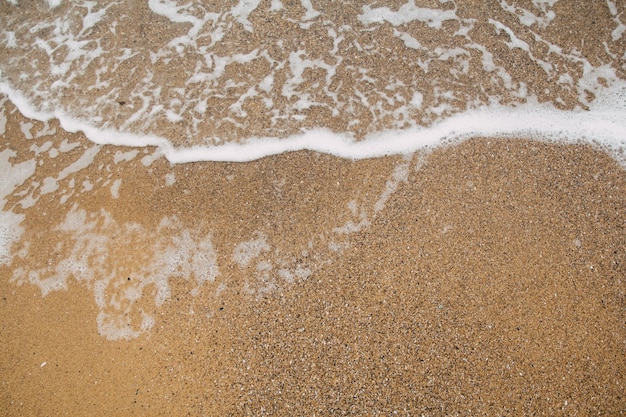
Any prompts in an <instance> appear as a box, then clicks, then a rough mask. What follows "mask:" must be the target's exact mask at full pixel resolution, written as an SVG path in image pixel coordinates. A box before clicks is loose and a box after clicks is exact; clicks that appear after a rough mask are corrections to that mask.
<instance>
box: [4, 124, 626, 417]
mask: <svg viewBox="0 0 626 417" xmlns="http://www.w3.org/2000/svg"><path fill="white" fill-rule="evenodd" d="M75 136H76V135H75ZM112 152H113V149H111V152H109V153H112ZM105 153H107V152H105ZM417 160H420V157H418V156H414V157H413V161H414V163H413V164H412V169H411V172H410V175H409V179H408V181H407V182H406V183H402V184H400V185H399V187H398V189H397V191H396V192H395V194H393V196H392V197H391V198H390V199H389V201H388V202H387V204H386V205H385V207H384V208H383V209H382V210H380V211H379V212H378V213H376V215H375V216H373V217H372V219H371V225H370V226H369V227H367V228H364V229H363V230H361V231H360V232H357V233H353V234H350V235H348V236H347V238H346V239H347V241H346V242H344V243H345V246H344V247H345V249H344V251H343V252H342V253H337V252H333V251H330V250H329V251H328V252H327V253H325V254H324V253H323V254H321V255H320V253H319V252H316V255H315V256H322V257H324V256H325V257H326V258H327V262H326V263H325V265H323V266H321V267H319V268H317V269H315V270H314V271H313V272H312V273H311V275H310V276H309V277H308V278H306V279H303V280H298V281H296V282H295V283H294V284H292V285H285V286H283V287H281V288H275V289H273V290H271V291H266V292H263V291H257V292H255V293H251V292H250V291H247V290H246V282H248V281H247V280H248V279H249V277H248V276H246V275H245V274H242V271H241V270H240V269H237V268H235V267H234V262H233V261H232V259H230V261H229V258H228V257H226V256H225V257H224V259H222V258H220V275H219V278H218V280H217V281H216V282H215V283H211V284H207V285H208V287H205V288H203V289H202V291H201V293H200V294H199V295H196V296H192V295H190V294H191V293H192V289H193V287H194V285H195V284H194V283H193V282H189V281H185V280H172V281H171V282H170V285H171V287H172V294H171V298H170V299H169V300H168V301H166V303H165V304H164V305H163V306H161V307H159V308H157V309H155V310H154V311H155V319H156V324H155V326H154V327H153V328H152V330H150V331H149V332H147V333H145V334H143V335H142V336H140V337H139V338H136V339H133V340H130V341H116V342H111V341H108V340H106V338H104V337H102V336H101V335H99V334H98V332H97V327H96V326H95V317H96V315H97V309H96V307H95V304H94V302H93V294H92V293H91V292H90V291H88V290H86V288H85V286H84V285H82V284H80V283H78V282H76V281H74V280H71V282H70V283H69V290H68V291H58V292H53V293H51V294H49V295H47V296H46V297H43V298H42V297H41V292H40V290H39V288H37V287H35V286H32V285H30V284H24V285H17V284H16V283H15V282H12V280H11V279H10V277H11V271H10V270H9V269H8V268H7V267H6V266H1V267H0V268H2V269H0V273H1V274H2V280H0V285H2V291H1V293H2V300H1V303H0V306H1V307H0V308H1V309H2V311H1V312H0V340H1V341H2V342H1V348H2V351H1V352H2V353H1V355H0V357H1V361H0V367H1V369H0V374H1V375H2V377H1V379H2V384H1V387H2V388H1V392H2V396H1V408H2V410H3V411H2V414H3V415H7V416H9V415H15V416H17V415H20V416H23V415H60V414H70V415H108V416H111V415H120V416H121V415H151V416H152V415H215V416H217V415H294V414H301V415H346V414H350V415H363V414H370V415H394V414H399V415H420V414H424V415H452V414H463V415H477V414H485V415H506V414H510V415H521V414H526V415H527V414H540V415H542V414H543V415H558V414H561V415H575V414H578V415H589V414H596V413H602V414H606V415H617V414H619V413H620V412H623V411H624V410H625V408H626V398H625V397H624V384H625V383H626V355H625V353H626V345H625V340H626V295H625V294H626V284H625V282H624V276H625V269H624V268H625V265H626V245H625V243H624V227H625V223H624V221H625V219H626V175H625V173H624V171H623V170H622V169H621V168H620V167H619V166H617V164H616V163H615V162H614V161H613V160H612V159H611V158H610V157H608V156H607V155H605V154H604V153H602V152H600V151H598V150H594V149H592V148H590V147H588V146H573V145H570V146H562V145H550V144H544V143H538V142H530V141H522V140H519V141H518V140H510V139H509V140H486V139H475V140H470V141H467V142H465V143H462V144H460V145H457V146H451V147H448V148H442V149H437V150H434V151H432V152H430V153H429V154H427V155H422V156H421V163H419V164H418V163H417V162H415V161H417ZM397 161H398V158H389V159H384V158H383V159H379V160H375V161H360V162H354V161H345V160H339V159H336V158H332V157H328V156H321V155H317V154H314V153H310V152H299V153H293V154H286V155H280V156H276V157H271V158H266V159H263V160H261V161H257V162H253V163H247V164H213V163H202V164H190V165H179V166H175V167H173V168H171V169H173V170H174V172H175V173H176V176H177V178H183V177H185V175H183V174H182V173H183V172H187V177H188V178H189V181H188V182H184V180H181V181H182V182H181V183H178V184H177V187H171V188H169V189H168V191H167V192H166V194H161V195H159V194H158V192H157V191H155V189H156V187H155V188H154V189H153V190H152V191H153V192H157V195H156V196H155V195H153V194H150V193H148V190H147V188H150V187H152V186H153V185H154V184H151V183H150V181H149V178H147V177H150V176H153V177H154V178H161V176H160V175H159V174H158V172H159V166H160V165H159V164H160V163H159V162H156V163H155V164H154V165H153V166H152V169H150V170H145V169H143V170H142V169H139V168H137V167H135V168H133V166H132V164H130V165H128V166H126V167H125V168H124V170H126V171H124V170H122V171H121V172H120V173H119V175H121V176H122V177H123V178H124V179H125V181H127V182H125V183H123V186H122V190H124V187H130V188H126V189H130V190H133V192H127V193H124V192H120V198H119V199H111V198H110V195H109V196H107V195H106V193H109V190H108V188H104V187H103V190H104V191H103V192H102V193H98V192H95V193H93V194H91V195H90V196H88V197H84V199H83V201H82V202H81V204H83V205H89V204H93V205H94V207H97V206H98V205H99V206H100V207H103V208H105V209H106V210H109V211H110V212H112V213H114V214H115V216H116V218H117V219H120V218H123V216H124V213H125V214H126V216H128V218H133V219H135V220H137V219H138V218H140V217H141V216H139V214H141V213H143V214H144V217H143V219H144V220H143V221H144V222H145V225H148V224H150V223H151V222H152V223H154V222H156V220H154V219H158V218H161V217H162V216H163V215H164V214H166V213H174V212H180V218H181V219H183V220H182V222H183V223H185V224H186V225H193V224H194V222H196V227H198V228H203V227H207V226H206V225H205V224H203V221H202V220H198V219H203V218H209V217H210V218H211V219H218V220H211V221H212V222H217V223H215V224H211V227H212V228H213V230H214V241H215V242H216V245H217V247H218V248H220V247H222V248H223V247H228V245H231V246H232V245H234V243H235V242H237V241H238V239H239V237H238V236H234V235H233V234H234V233H235V232H234V231H235V230H240V229H242V228H246V227H248V228H249V230H256V229H258V228H260V229H263V228H264V227H265V229H263V230H266V231H267V233H268V235H269V236H270V239H274V240H275V241H277V242H279V241H281V237H282V238H284V239H283V241H282V245H284V248H285V250H287V249H288V248H289V247H291V246H293V247H297V246H298V245H300V244H302V242H306V240H307V239H309V237H310V236H311V235H313V234H315V231H316V230H322V229H323V228H324V227H328V226H325V223H326V222H329V221H331V220H332V219H336V218H337V216H340V214H339V213H340V212H341V210H344V208H345V205H344V203H345V201H344V200H346V198H347V197H346V195H347V194H349V191H350V190H349V187H352V186H356V185H357V184H358V187H359V188H361V189H362V190H364V191H363V193H365V194H367V192H368V191H367V190H368V181H370V182H372V183H376V184H378V185H372V186H371V188H372V189H376V187H378V188H380V182H381V181H384V178H386V177H388V176H389V172H390V170H391V168H390V167H393V166H394V165H395V164H396V163H397ZM313 162H314V163H313ZM161 164H166V163H165V162H161ZM93 165H97V164H93ZM418 165H419V169H416V167H417V166H418ZM89 169H95V168H89ZM89 169H88V170H89ZM224 170H225V171H228V174H227V175H234V178H239V179H241V181H239V182H237V180H234V181H235V185H236V187H235V191H234V192H233V191H232V190H233V189H232V188H228V189H224V190H222V189H220V188H219V187H218V186H217V185H215V184H214V183H212V182H219V180H218V179H217V178H218V177H219V176H218V175H216V172H218V171H224ZM281 173H284V174H285V175H287V174H292V175H291V176H289V177H288V178H287V177H286V178H287V180H286V181H285V182H284V183H283V184H282V185H281V188H280V193H278V192H277V190H276V189H275V187H272V186H271V181H270V180H271V179H275V178H281V177H282V175H281ZM146 176H147V177H146ZM302 176H304V178H303V177H302ZM132 178H136V179H137V184H134V183H133V182H132ZM201 178H205V180H202V179H201ZM229 178H233V177H229ZM381 179H382V180H381ZM344 180H345V181H344ZM374 180H377V181H378V182H376V181H374ZM154 181H156V180H154ZM343 183H345V185H342V184H343ZM141 184H143V187H144V188H141V187H142V186H141ZM229 184H231V183H229ZM237 184H238V185H237ZM192 185H195V186H196V187H198V188H197V189H196V190H194V192H192V193H189V194H184V193H182V192H181V190H183V189H185V187H187V186H192ZM231 185H232V184H231ZM237 187H239V188H237ZM245 187H247V188H245ZM344 187H348V188H344ZM201 188H205V189H206V192H205V193H204V194H203V193H201V192H199V189H201ZM176 190H178V191H176ZM254 190H256V194H255V192H254ZM144 191H145V192H146V194H143V192H144ZM105 192H106V193H105ZM372 192H373V191H372ZM167 193H170V194H167ZM185 195H186V196H189V197H188V199H187V200H185V199H184V197H183V196H185ZM255 195H256V197H255ZM150 196H152V197H150ZM164 196H167V198H165V197H164ZM156 201H158V202H159V204H160V205H159V206H156ZM47 207H48V208H49V210H50V211H49V212H48V213H47V216H51V217H54V216H56V215H57V214H55V213H54V212H53V207H54V204H52V203H50V204H48V205H47ZM58 207H59V210H65V211H67V207H66V206H62V205H60V206H58ZM63 207H65V208H63ZM183 207H184V210H182V208H183ZM215 210H222V211H221V212H220V213H222V214H219V215H215ZM344 211H345V210H344ZM209 212H212V213H213V214H212V215H211V216H208V215H207V216H204V217H203V215H202V214H203V213H209ZM311 213H317V214H311ZM58 215H59V216H60V215H61V214H58ZM44 219H45V216H44V215H43V214H42V215H41V217H39V218H37V216H35V215H30V216H29V217H28V218H27V220H26V222H25V223H26V225H25V226H26V231H25V233H26V235H27V236H35V235H39V236H41V237H42V239H44V240H45V239H46V237H47V239H50V240H54V239H53V237H52V236H53V234H54V232H53V231H51V230H50V224H51V223H46V221H45V220H44ZM194 219H195V220H194ZM31 222H34V223H32V224H31ZM37 222H38V223H37ZM255 222H256V223H255ZM146 227H147V226H146ZM240 233H241V235H244V234H245V233H244V232H243V231H240ZM44 246H45V245H44V244H43V243H42V247H44ZM139 249H140V248H124V250H125V251H128V250H139ZM31 253H35V251H31ZM44 253H45V252H44ZM32 256H37V255H32ZM40 256H41V253H40ZM305 256H306V255H303V257H305ZM311 256H313V255H311ZM124 259H126V258H124ZM124 259H122V258H120V262H122V261H124ZM24 262H25V263H28V262H35V263H36V262H37V261H36V260H33V259H26V260H24ZM228 262H230V263H231V266H228ZM128 268H129V269H130V270H131V271H132V264H131V265H129V267H128ZM220 281H222V282H228V283H229V285H228V288H227V289H226V290H225V291H224V292H223V293H221V295H220V297H215V295H214V291H213V290H214V289H215V286H217V285H218V283H219V282H220ZM248 284H249V283H248ZM146 308H148V307H146ZM153 309H154V307H153ZM204 312H207V314H204Z"/></svg>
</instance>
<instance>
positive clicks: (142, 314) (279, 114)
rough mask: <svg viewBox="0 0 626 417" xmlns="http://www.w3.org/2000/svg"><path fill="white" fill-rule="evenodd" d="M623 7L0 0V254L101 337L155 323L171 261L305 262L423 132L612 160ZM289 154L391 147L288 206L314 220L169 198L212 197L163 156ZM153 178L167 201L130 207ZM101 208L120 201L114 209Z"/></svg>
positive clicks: (428, 140)
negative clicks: (150, 207) (316, 197)
mask: <svg viewBox="0 0 626 417" xmlns="http://www.w3.org/2000/svg"><path fill="white" fill-rule="evenodd" d="M623 16H624V5H623V4H622V3H621V2H618V1H611V0H606V1H596V2H576V4H574V3H572V2H565V1H558V0H531V1H530V0H529V1H518V2H514V1H506V0H500V1H491V2H487V3H485V4H484V5H482V4H481V5H477V4H475V2H471V1H452V0H441V1H435V0H430V1H415V0H414V1H396V2H387V3H386V5H385V6H381V5H380V4H379V3H378V2H355V3H344V2H326V1H310V0H302V1H299V2H282V1H279V0H272V1H266V2H261V1H254V0H252V1H250V0H241V1H223V2H212V3H211V4H206V2H197V1H187V2H177V1H170V0H149V1H145V2H124V1H115V2H106V3H98V2H94V1H73V2H69V1H62V0H56V1H31V2H26V1H17V0H12V1H3V2H1V3H0V27H1V28H2V29H0V57H1V58H0V71H1V73H0V93H2V96H0V97H1V98H0V134H1V135H2V144H1V146H0V176H1V178H2V182H1V183H0V199H2V203H1V205H2V206H3V211H2V212H1V213H0V266H2V267H3V268H4V269H3V271H6V274H7V275H8V277H7V279H11V280H13V281H14V282H16V283H27V282H28V283H31V284H34V285H37V286H39V287H40V288H41V291H42V294H43V295H46V294H48V293H50V292H51V291H58V290H64V289H67V288H68V285H69V283H70V282H72V280H74V281H77V282H79V283H81V284H83V285H85V286H86V287H87V288H90V290H92V292H93V295H94V302H95V303H96V305H97V306H98V309H99V315H98V317H97V319H96V322H97V325H98V329H99V331H100V332H101V334H103V335H104V336H106V337H107V338H110V339H124V338H133V337H137V336H139V335H140V334H142V333H144V332H149V331H150V329H151V328H152V327H153V326H154V324H155V321H156V319H155V311H157V310H158V307H159V306H161V305H162V304H163V303H164V302H166V301H167V300H168V299H169V298H170V297H171V289H170V287H171V285H170V283H171V282H170V281H171V280H172V279H183V280H185V281H187V282H189V283H192V284H191V287H190V292H191V294H192V295H193V296H197V295H198V294H200V293H203V292H207V291H209V292H211V294H213V295H214V296H215V297H217V298H219V294H220V293H221V292H223V291H226V290H228V287H229V285H230V283H229V281H228V279H226V278H225V275H226V273H225V272H224V271H225V269H226V268H227V267H228V268H231V269H232V268H236V269H238V270H239V271H240V274H242V275H244V276H248V277H250V278H249V280H247V281H246V282H244V284H243V287H244V289H245V291H247V292H248V293H249V294H251V295H253V296H255V295H256V296H261V295H263V294H265V293H267V292H270V291H275V290H276V289H280V288H281V287H283V286H285V285H291V284H293V283H294V282H296V281H298V280H305V279H308V278H309V277H310V276H311V275H312V274H313V273H314V271H315V270H316V268H320V267H321V266H323V265H324V264H325V263H328V262H331V258H332V257H331V256H329V255H328V253H332V254H335V255H336V256H340V255H341V252H342V251H343V250H345V249H346V247H348V246H349V245H350V240H349V236H350V235H352V234H354V233H357V232H359V231H361V230H363V229H364V228H367V227H368V225H369V224H370V222H371V220H372V218H373V217H375V216H376V213H378V212H379V211H381V210H383V209H384V206H385V203H386V202H387V201H388V199H389V198H392V196H393V194H394V192H395V191H396V190H397V188H398V187H399V186H400V184H401V183H402V182H405V181H407V180H408V178H409V173H410V172H412V171H414V170H416V169H419V166H420V164H421V163H423V156H424V152H426V151H427V150H428V149H432V148H433V147H436V146H441V145H444V144H451V143H457V142H459V141H461V140H464V139H468V138H471V137H497V138H503V137H515V138H519V137H523V138H531V139H535V140H549V141H558V142H587V143H592V144H594V145H596V146H600V147H602V148H603V149H605V150H606V151H607V152H609V153H610V154H611V155H613V156H614V157H615V158H616V159H617V160H618V162H620V163H622V165H623V164H624V163H626V161H625V159H624V145H625V142H626V82H625V80H626V47H625V38H624V32H625V31H626V25H624V23H622V21H623ZM581 27H588V28H593V29H589V30H585V31H579V30H577V28H581ZM65 132H70V133H73V132H82V134H84V137H85V138H86V139H88V140H82V139H77V138H78V137H79V136H77V135H68V134H67V133H65ZM80 137H82V136H80ZM111 145H114V147H111ZM302 150H308V151H314V153H320V154H330V155H334V156H337V157H340V158H345V159H348V160H360V159H368V158H383V157H391V158H392V159H391V160H392V162H391V163H390V167H389V169H388V170H387V172H386V174H385V175H384V176H383V177H381V178H378V179H377V181H378V183H377V184H374V185H371V186H370V188H371V189H368V191H367V192H365V191H363V190H359V189H358V187H356V189H354V188H350V189H349V191H348V188H346V191H345V192H344V195H343V196H342V199H341V201H340V209H338V212H341V213H342V214H337V213H338V212H332V213H333V214H332V215H330V214H328V216H330V217H329V218H327V219H324V221H321V220H320V219H319V218H314V217H315V216H316V215H314V214H311V217H310V218H308V219H304V220H303V222H304V223H307V224H310V225H314V227H313V226H311V229H315V230H316V232H315V233H313V232H312V233H311V234H310V236H306V237H304V238H297V239H296V238H294V240H295V241H296V243H293V244H292V243H289V244H287V243H286V242H287V241H288V240H289V239H291V238H286V237H285V235H284V234H280V233H276V232H274V233H273V232H272V231H271V229H272V227H270V226H268V224H270V225H272V220H271V219H268V220H267V221H265V223H263V222H259V223H258V225H257V226H258V227H254V228H250V227H238V226H237V225H231V226H230V228H228V233H227V232H226V231H225V230H221V229H220V230H218V229H219V227H220V226H218V224H221V223H220V222H222V223H223V219H222V220H220V216H225V215H226V214H228V209H223V210H224V211H223V212H222V211H220V210H222V208H221V207H222V206H219V204H218V203H212V204H213V205H212V206H211V207H213V209H214V212H208V213H206V216H207V217H209V218H210V219H209V220H205V221H204V222H203V223H202V222H201V223H202V224H201V226H198V227H193V225H192V223H193V222H192V221H191V220H185V218H184V215H183V214H181V213H180V210H184V209H185V205H186V204H188V203H189V202H190V201H192V200H193V199H194V198H199V197H198V196H197V195H198V194H199V193H202V192H205V193H209V194H210V193H211V190H208V191H207V187H208V185H207V184H204V186H200V187H196V186H194V184H193V183H191V182H190V181H189V180H188V179H186V178H183V176H184V175H186V174H185V172H186V171H185V170H186V168H184V167H183V166H182V165H180V164H185V163H192V162H199V161H205V163H207V164H216V163H218V162H246V161H247V162H250V161H256V160H258V159H259V158H263V157H268V156H271V157H273V158H277V156H278V155H283V156H284V155H285V154H286V153H288V152H293V151H302ZM165 161H167V162H165ZM315 163H320V162H319V161H316V162H315ZM172 164H174V165H172ZM331 165H332V164H331ZM331 165H329V166H331ZM211 166H213V165H211ZM220 167H222V166H221V165H220ZM207 169H209V168H207ZM211 169H213V168H211ZM228 169H231V168H228ZM228 169H227V168H223V169H222V168H219V169H217V168H215V169H214V170H213V171H211V172H212V173H213V174H214V175H216V178H213V179H212V181H213V182H212V183H211V184H210V186H211V187H216V188H215V189H216V190H217V189H218V188H219V190H220V191H215V192H214V194H215V195H217V196H219V195H221V196H224V195H227V194H229V193H234V191H233V190H234V189H235V187H236V186H235V184H238V185H237V186H238V187H242V186H245V181H246V180H245V176H243V175H242V174H241V173H240V172H239V171H237V169H236V168H232V169H231V171H232V172H230V171H228ZM227 171H228V172H227ZM279 171H280V167H279V168H277V169H275V170H274V171H272V172H266V171H264V172H260V173H258V176H259V177H264V176H265V177H267V178H266V179H265V180H264V181H265V182H264V184H265V185H267V187H268V188H269V189H271V191H272V192H271V193H269V194H267V195H268V196H270V197H271V198H275V199H276V201H274V202H273V203H272V202H269V203H268V204H270V205H271V204H279V202H280V201H282V200H280V199H281V198H284V194H285V193H287V189H288V188H289V187H288V186H289V185H290V184H292V183H293V182H294V181H295V179H294V178H293V177H294V176H295V174H293V173H291V174H290V173H285V172H282V171H280V175H278V174H277V172H279ZM131 172H132V173H133V174H132V175H136V173H137V172H143V173H144V174H145V175H144V176H141V175H139V176H136V177H129V175H131V174H130V173H131ZM218 174H219V175H218ZM217 177H219V178H217ZM142 178H143V179H142ZM329 178H333V181H335V180H336V177H335V176H332V175H330V176H329ZM196 180H197V181H205V180H203V179H199V178H197V179H196ZM257 180H258V178H257ZM142 181H143V182H142ZM302 181H303V182H304V180H302ZM196 185H197V184H196ZM328 186H330V184H328ZM337 186H339V184H337ZM229 187H232V190H231V189H229ZM294 187H295V186H294ZM144 188H145V190H144V191H145V192H144V194H141V193H140V192H139V190H140V189H144ZM209 188H210V187H209ZM295 189H300V188H297V187H295ZM162 190H174V191H162ZM300 190H301V191H302V192H303V193H305V192H306V189H305V188H302V189H300ZM150 193H163V195H176V196H177V198H179V199H183V200H184V202H182V203H172V204H173V207H175V208H176V210H175V211H172V208H171V207H169V208H168V209H164V210H163V211H158V210H154V211H153V212H152V214H151V220H150V221H148V220H146V219H145V218H143V217H142V216H141V213H142V212H141V209H142V207H143V206H142V204H144V203H142V202H145V201H148V200H150V198H149V195H150ZM168 193H169V194H168ZM131 197H132V198H131ZM246 198H247V197H245V196H244V197H241V198H240V201H239V203H240V204H244V205H245V204H246ZM301 198H303V197H302V196H300V197H298V200H299V199H301ZM298 200H296V201H295V202H293V201H292V202H291V204H296V205H297V204H300V203H299V201H298ZM150 201H151V200H150ZM193 201H195V200H193ZM199 201H201V199H200V200H199ZM103 202H105V203H103ZM98 204H101V206H98ZM115 204H118V205H120V206H122V205H124V204H133V205H136V206H137V207H139V208H133V209H128V210H127V211H130V213H131V214H130V215H128V216H125V215H123V214H122V213H123V210H121V209H119V210H118V211H116V210H114V209H113V208H112V207H113V206H114V205H115ZM146 204H147V203H146ZM154 204H156V203H154ZM233 204H235V203H233ZM259 204H260V203H259ZM226 206H227V205H226V204H225V205H224V207H226ZM133 207H134V206H133ZM228 207H230V209H232V207H233V205H232V204H231V205H230V206H228ZM177 210H178V211H177ZM242 210H243V209H242ZM252 210H254V209H252ZM270 211H271V210H269V209H268V213H269V212H270ZM194 213H197V212H194ZM329 213H330V212H329ZM317 216H319V215H317ZM241 217H242V218H244V217H245V216H244V215H243V214H242V215H241ZM211 219H213V220H211ZM279 221H281V222H282V221H284V220H275V221H274V222H279ZM250 222H251V223H253V221H252V220H251V221H250ZM42 224H46V225H47V226H48V228H47V229H44V230H35V229H37V228H41V225H42ZM254 224H256V223H254ZM35 225H38V226H35ZM274 226H276V225H275V224H273V227H274ZM281 227H282V225H281ZM288 230H289V231H290V233H295V232H293V230H296V229H288ZM224 235H229V237H228V238H227V237H225V236H224ZM281 239H282V241H281ZM224 242H228V244H225V243H224ZM333 256H334V255H333ZM3 274H4V272H3ZM203 314H206V315H207V316H208V317H210V316H211V314H213V312H212V310H211V308H208V307H207V308H206V309H205V310H203Z"/></svg>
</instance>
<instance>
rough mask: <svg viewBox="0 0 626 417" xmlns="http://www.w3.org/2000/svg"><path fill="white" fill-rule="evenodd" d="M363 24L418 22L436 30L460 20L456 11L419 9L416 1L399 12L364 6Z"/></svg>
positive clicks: (360, 19) (361, 19)
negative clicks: (448, 21) (447, 21)
mask: <svg viewBox="0 0 626 417" xmlns="http://www.w3.org/2000/svg"><path fill="white" fill-rule="evenodd" d="M358 19H359V21H360V22H361V23H363V24H365V25H370V24H372V23H383V22H388V23H391V24H392V25H394V26H400V25H404V24H407V23H409V22H412V21H414V20H417V21H419V22H423V23H426V24H427V25H428V26H429V27H431V28H434V29H441V25H442V24H443V22H444V21H446V20H458V17H457V15H456V12H455V11H454V10H440V9H428V8H424V7H418V6H416V5H415V1H414V0H412V1H409V2H407V3H406V4H404V5H402V6H401V7H400V9H398V11H397V12H393V11H391V10H390V9H389V7H377V8H374V9H373V8H371V7H370V6H369V5H365V6H363V13H361V14H360V15H359V16H358Z"/></svg>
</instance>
